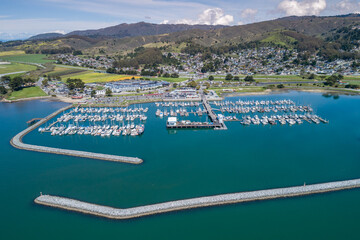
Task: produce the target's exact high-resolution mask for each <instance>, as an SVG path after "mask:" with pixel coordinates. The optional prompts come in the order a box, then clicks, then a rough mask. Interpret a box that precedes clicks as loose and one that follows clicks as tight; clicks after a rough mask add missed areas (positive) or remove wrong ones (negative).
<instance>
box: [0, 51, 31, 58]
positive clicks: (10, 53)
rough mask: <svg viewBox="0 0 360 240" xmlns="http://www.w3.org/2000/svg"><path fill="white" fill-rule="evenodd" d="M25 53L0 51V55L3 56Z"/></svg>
mask: <svg viewBox="0 0 360 240" xmlns="http://www.w3.org/2000/svg"><path fill="white" fill-rule="evenodd" d="M23 54H25V52H24V51H17V50H15V51H5V52H0V57H3V56H14V55H23Z"/></svg>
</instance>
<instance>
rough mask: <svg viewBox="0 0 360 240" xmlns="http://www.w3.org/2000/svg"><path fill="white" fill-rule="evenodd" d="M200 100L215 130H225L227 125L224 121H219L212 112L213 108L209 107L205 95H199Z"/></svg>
mask: <svg viewBox="0 0 360 240" xmlns="http://www.w3.org/2000/svg"><path fill="white" fill-rule="evenodd" d="M201 101H202V103H203V105H204V108H205V110H206V113H207V114H208V116H209V118H210V120H211V122H212V123H213V125H214V126H215V127H214V129H216V130H227V127H226V125H225V123H224V121H220V120H219V118H218V116H217V115H216V114H215V113H214V111H213V109H212V108H211V106H210V104H209V102H208V100H207V99H206V97H205V95H202V96H201Z"/></svg>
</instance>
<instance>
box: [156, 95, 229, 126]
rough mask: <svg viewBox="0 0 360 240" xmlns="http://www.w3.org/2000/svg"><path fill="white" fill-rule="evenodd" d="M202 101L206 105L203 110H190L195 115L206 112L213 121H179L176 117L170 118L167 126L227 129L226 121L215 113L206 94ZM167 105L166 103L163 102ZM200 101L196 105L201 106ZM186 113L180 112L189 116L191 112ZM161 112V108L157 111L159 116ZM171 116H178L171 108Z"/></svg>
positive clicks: (181, 114)
mask: <svg viewBox="0 0 360 240" xmlns="http://www.w3.org/2000/svg"><path fill="white" fill-rule="evenodd" d="M201 103H202V104H203V106H204V110H201V109H200V108H199V110H198V111H196V112H190V113H194V114H195V115H196V114H198V115H199V116H201V115H202V114H203V113H206V114H207V115H208V117H209V119H210V121H211V122H190V121H188V120H183V121H177V119H176V118H172V119H171V118H169V120H170V119H171V120H170V122H169V120H168V122H167V123H166V127H167V128H169V129H191V128H197V129H215V130H227V127H226V125H225V123H224V121H222V120H220V119H219V118H218V116H217V115H216V114H215V113H214V111H213V109H212V108H211V105H210V104H209V102H208V100H207V99H206V97H205V96H204V95H202V97H201ZM163 105H165V106H166V104H163ZM199 105H200V103H196V104H195V106H199ZM184 111H185V113H183V112H180V116H183V115H185V116H188V115H189V113H188V112H187V111H186V110H184ZM159 114H162V112H161V111H160V110H158V112H157V113H156V115H157V116H158V115H159ZM170 116H176V112H174V111H172V110H171V113H170Z"/></svg>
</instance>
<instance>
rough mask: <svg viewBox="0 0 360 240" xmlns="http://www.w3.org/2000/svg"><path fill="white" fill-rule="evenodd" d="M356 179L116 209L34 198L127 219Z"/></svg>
mask: <svg viewBox="0 0 360 240" xmlns="http://www.w3.org/2000/svg"><path fill="white" fill-rule="evenodd" d="M359 187H360V179H354V180H348V181H339V182H328V183H321V184H313V185H306V186H305V185H304V186H297V187H287V188H276V189H268V190H258V191H251V192H240V193H230V194H222V195H214V196H207V197H199V198H192V199H184V200H178V201H170V202H164V203H158V204H153V205H146V206H140V207H133V208H127V209H119V208H113V207H108V206H101V205H97V204H92V203H87V202H82V201H78V200H74V199H69V198H64V197H58V196H51V195H41V196H39V197H37V198H36V199H35V200H34V201H35V203H37V204H40V205H45V206H50V207H55V208H60V209H65V210H70V211H75V212H81V213H85V214H91V215H95V216H100V217H105V218H111V219H130V218H135V217H142V216H146V215H153V214H159V213H165V212H172V211H178V210H185V209H191V208H199V207H209V206H215V205H224V204H233V203H240V202H251V201H259V200H267V199H276V198H285V197H296V196H304V195H310V194H318V193H325V192H332V191H340V190H345V189H351V188H359Z"/></svg>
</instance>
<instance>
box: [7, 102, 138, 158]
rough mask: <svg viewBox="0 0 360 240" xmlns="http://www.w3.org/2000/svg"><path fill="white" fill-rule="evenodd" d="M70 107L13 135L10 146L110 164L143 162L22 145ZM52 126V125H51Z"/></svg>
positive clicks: (113, 156)
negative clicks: (32, 133)
mask: <svg viewBox="0 0 360 240" xmlns="http://www.w3.org/2000/svg"><path fill="white" fill-rule="evenodd" d="M71 108H72V106H71V105H69V106H67V107H64V108H61V109H59V110H57V111H55V112H54V113H52V114H50V115H49V116H47V117H46V118H44V119H42V120H40V121H38V122H37V123H35V124H34V125H32V126H30V127H28V128H26V129H25V130H23V131H21V132H20V133H18V134H17V135H15V136H14V137H13V138H12V139H11V141H10V144H11V145H12V146H13V147H15V148H18V149H23V150H28V151H35V152H44V153H51V154H60V155H68V156H73V157H82V158H92V159H98V160H104V161H112V162H124V163H131V164H140V163H142V162H143V160H142V159H140V158H136V157H124V156H116V155H110V154H102V153H93V152H86V151H76V150H69V149H62V148H53V147H46V146H39V145H33V144H26V143H23V141H22V139H23V137H24V136H25V135H27V134H28V133H30V132H31V131H33V130H34V129H36V128H38V127H39V126H41V125H42V124H45V123H46V122H47V121H49V120H50V119H52V118H54V117H55V116H57V115H58V114H60V113H62V112H64V111H67V110H69V109H71ZM52 125H53V124H52Z"/></svg>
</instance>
